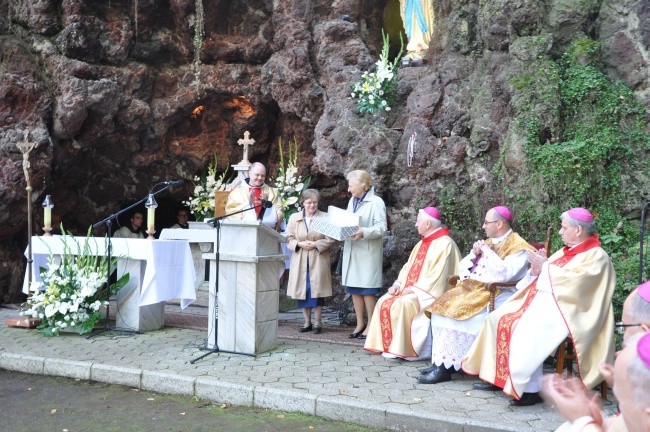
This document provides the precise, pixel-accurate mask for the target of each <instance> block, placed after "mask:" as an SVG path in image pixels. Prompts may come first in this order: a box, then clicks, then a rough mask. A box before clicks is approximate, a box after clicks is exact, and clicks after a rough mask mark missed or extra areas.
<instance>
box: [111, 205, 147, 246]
mask: <svg viewBox="0 0 650 432" xmlns="http://www.w3.org/2000/svg"><path fill="white" fill-rule="evenodd" d="M143 223H144V214H143V213H142V212H140V211H138V210H136V211H134V212H133V214H132V215H131V219H130V223H129V224H128V225H124V226H123V227H122V228H120V229H118V230H117V231H115V233H114V234H113V237H115V238H132V239H143V238H146V237H147V234H146V233H145V232H144V230H143V229H142V225H143Z"/></svg>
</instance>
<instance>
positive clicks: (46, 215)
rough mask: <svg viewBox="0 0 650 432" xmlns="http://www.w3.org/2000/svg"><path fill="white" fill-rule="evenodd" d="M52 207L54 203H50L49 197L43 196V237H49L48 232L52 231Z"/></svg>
mask: <svg viewBox="0 0 650 432" xmlns="http://www.w3.org/2000/svg"><path fill="white" fill-rule="evenodd" d="M52 207H54V201H52V196H51V195H45V200H43V225H44V226H43V231H45V234H43V235H45V236H50V235H52V234H50V231H52Z"/></svg>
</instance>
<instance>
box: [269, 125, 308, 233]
mask: <svg viewBox="0 0 650 432" xmlns="http://www.w3.org/2000/svg"><path fill="white" fill-rule="evenodd" d="M278 147H279V150H280V166H279V167H278V172H277V175H276V177H275V181H274V183H275V187H276V188H277V189H278V196H279V199H280V205H281V206H282V211H283V212H284V219H285V221H286V220H289V216H291V215H292V214H294V213H296V212H298V211H299V210H300V194H301V193H302V191H303V189H305V188H307V187H308V186H309V182H310V181H311V176H310V175H307V176H305V177H303V176H301V175H299V174H298V140H297V139H296V138H294V139H293V143H292V142H291V141H289V146H288V155H287V158H286V160H285V158H284V148H283V145H282V138H278Z"/></svg>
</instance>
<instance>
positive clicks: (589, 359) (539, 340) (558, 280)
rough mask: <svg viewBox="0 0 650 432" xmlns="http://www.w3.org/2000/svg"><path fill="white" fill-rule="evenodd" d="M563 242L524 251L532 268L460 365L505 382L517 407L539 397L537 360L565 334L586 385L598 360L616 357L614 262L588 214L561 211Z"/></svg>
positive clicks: (593, 380)
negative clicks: (553, 248) (546, 250)
mask: <svg viewBox="0 0 650 432" xmlns="http://www.w3.org/2000/svg"><path fill="white" fill-rule="evenodd" d="M561 220H562V228H561V229H560V236H561V237H562V241H563V242H564V244H565V247H564V248H562V249H560V250H559V251H557V252H555V253H554V254H553V255H551V257H549V258H548V259H547V258H546V254H545V253H529V254H528V260H529V261H530V263H531V268H530V271H529V272H528V274H527V275H526V277H525V278H524V279H523V280H521V281H520V282H519V283H518V284H517V290H518V291H517V293H516V294H515V295H513V296H512V297H511V298H510V299H509V300H508V301H507V302H506V303H505V304H504V305H503V306H502V307H501V308H499V309H497V310H495V311H494V312H493V313H491V314H490V316H489V318H488V319H487V320H486V321H485V323H484V325H483V327H482V328H481V331H480V333H479V335H478V337H477V339H476V342H475V343H474V345H473V346H472V348H471V349H470V350H469V352H468V354H467V358H466V359H464V360H463V363H462V366H463V370H464V371H465V372H467V373H469V374H472V375H478V376H479V377H480V378H481V379H482V380H484V381H485V383H478V384H479V385H480V384H487V385H488V386H496V387H498V388H502V389H503V392H504V393H506V394H508V395H510V396H512V397H513V399H512V400H511V401H510V404H511V405H514V406H527V405H533V404H536V403H539V402H541V401H542V400H541V398H540V396H539V394H538V392H539V391H540V389H541V386H542V364H543V363H544V360H545V359H546V358H547V357H548V356H549V355H552V354H553V353H554V352H555V350H556V349H557V347H558V346H559V345H560V343H561V342H563V341H564V339H565V338H566V337H567V336H571V339H572V340H573V345H574V348H575V355H576V359H577V360H576V363H577V366H578V372H579V374H580V377H581V379H582V381H583V383H584V385H585V386H586V387H588V388H593V387H594V386H595V385H596V384H598V383H599V382H600V381H601V380H602V379H603V378H602V376H601V374H600V372H599V370H598V365H600V364H601V363H604V362H611V361H612V359H613V356H614V314H613V311H612V296H613V294H614V287H615V285H616V276H615V273H614V267H613V266H612V262H611V260H610V259H609V256H608V255H607V253H606V252H605V251H604V250H603V248H602V247H601V246H600V242H599V240H598V236H597V235H596V226H595V222H594V218H593V216H592V214H591V213H590V212H589V211H588V210H587V209H584V208H573V209H570V210H568V211H566V212H564V213H563V214H562V216H561Z"/></svg>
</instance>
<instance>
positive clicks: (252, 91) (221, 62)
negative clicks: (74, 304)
mask: <svg viewBox="0 0 650 432" xmlns="http://www.w3.org/2000/svg"><path fill="white" fill-rule="evenodd" d="M199 1H200V0H199ZM432 1H434V8H435V11H436V17H437V23H436V29H435V36H434V43H433V46H432V48H431V50H430V53H429V58H428V64H427V66H426V67H421V68H406V69H401V70H400V72H399V77H400V85H399V88H398V102H397V104H396V107H395V109H394V110H393V111H391V112H390V113H389V115H378V116H376V117H369V116H360V115H358V114H357V113H356V112H355V111H354V103H353V101H351V100H350V99H348V96H349V89H350V84H351V83H353V82H355V81H356V80H358V78H359V76H360V74H361V72H362V71H365V70H368V69H369V68H370V67H371V66H372V64H373V63H374V62H375V61H376V59H377V52H378V49H380V48H381V47H380V44H381V36H380V29H381V28H382V26H383V23H384V20H385V14H386V13H392V14H394V10H395V6H396V0H390V1H386V0H380V1H370V0H336V1H333V2H332V1H324V0H283V1H280V2H278V1H271V0H247V1H244V0H221V1H217V2H207V1H204V2H203V3H201V4H198V5H199V6H200V7H198V8H197V2H196V1H194V0H164V1H154V0H110V1H107V0H61V1H54V0H0V12H2V18H1V19H0V64H1V65H2V75H3V79H2V80H1V81H0V92H1V94H2V95H3V97H2V102H1V104H0V131H1V133H0V173H1V175H0V206H1V207H2V211H1V212H0V262H1V263H2V265H1V266H0V302H1V301H9V300H11V301H16V300H18V299H20V298H21V297H20V295H19V294H18V293H19V286H20V280H21V274H22V268H23V266H24V260H23V259H22V258H21V251H22V249H23V248H24V246H25V243H26V232H27V224H26V220H27V218H26V194H25V179H24V175H23V171H22V155H21V153H20V151H19V149H18V147H17V144H18V143H19V142H21V141H22V140H24V133H25V131H27V132H28V139H29V141H31V142H33V143H36V144H37V146H36V148H35V149H34V150H33V151H32V153H31V154H30V156H31V157H30V160H31V183H32V186H33V188H34V195H33V205H34V206H35V211H34V212H33V214H34V218H35V222H34V227H33V229H34V232H39V227H40V226H42V215H41V212H40V211H38V210H39V209H40V208H39V204H40V203H41V202H42V200H43V198H44V196H45V194H46V193H49V194H52V195H53V198H54V201H55V205H56V207H55V209H54V216H53V219H54V223H55V224H57V223H59V222H61V221H63V222H64V224H65V226H66V227H67V228H69V229H73V230H75V231H76V232H85V227H87V226H89V225H90V224H92V223H93V222H95V221H97V220H100V219H102V218H103V217H105V216H107V215H109V214H111V213H112V212H114V211H116V210H117V209H119V208H120V206H124V205H126V204H128V203H130V202H132V201H135V200H137V199H139V198H141V197H143V196H144V195H145V194H146V193H147V192H148V190H149V188H150V187H151V186H152V185H153V184H154V183H156V182H157V181H160V180H165V179H175V178H186V179H190V178H192V177H193V176H194V175H196V174H197V173H198V172H199V171H201V170H202V169H204V168H205V167H206V166H207V164H208V162H209V160H210V159H211V157H212V155H213V154H214V153H215V152H216V153H218V155H219V160H220V161H221V162H222V163H223V165H225V164H226V161H229V162H230V163H234V162H237V161H238V160H239V157H240V155H241V153H240V152H241V148H238V146H237V145H236V141H237V139H238V138H241V136H242V134H243V132H244V131H245V130H249V131H250V132H251V135H252V136H253V137H254V138H255V140H256V144H255V145H254V146H253V147H252V148H251V152H250V158H251V160H259V161H262V162H265V163H267V164H268V165H269V166H270V172H274V168H275V166H276V165H277V161H278V154H277V152H278V150H277V146H276V144H275V143H276V142H277V138H278V137H282V138H284V139H289V138H293V137H296V138H297V140H298V142H299V143H300V155H301V156H300V163H301V166H302V167H303V168H304V169H305V170H309V171H310V172H311V174H312V175H313V177H314V185H315V186H316V187H318V188H320V189H321V190H322V191H323V193H324V196H325V200H324V201H326V202H325V203H324V204H334V205H339V206H343V205H345V202H346V201H347V197H346V184H345V181H344V175H345V173H346V172H347V171H349V170H351V169H355V168H364V169H367V170H369V171H370V172H371V173H372V174H373V175H374V179H375V183H376V186H377V189H378V192H379V193H380V194H381V195H382V196H383V197H384V199H385V201H386V203H387V205H388V208H389V217H390V220H391V235H390V236H389V237H388V239H387V242H386V249H385V256H386V269H385V270H386V272H385V278H386V283H389V281H390V280H392V278H394V277H395V274H396V271H397V270H398V268H399V266H400V265H401V263H402V262H403V261H404V260H405V258H406V256H407V254H408V251H409V250H410V248H411V247H412V245H413V244H414V243H415V241H416V238H415V237H416V232H415V230H414V229H413V227H412V225H413V222H414V217H415V209H417V208H418V207H421V206H423V205H425V204H428V203H438V202H440V200H441V199H442V198H443V197H442V196H441V194H442V192H443V191H444V190H446V191H447V192H445V193H449V192H448V190H449V188H450V187H452V189H453V190H456V191H457V192H458V195H457V199H458V200H459V201H462V202H461V203H459V205H462V206H464V207H465V208H466V211H467V214H468V215H469V217H470V218H474V220H475V221H476V226H475V227H467V226H453V221H450V222H451V223H452V227H453V228H454V229H455V230H456V232H457V233H458V235H459V241H460V243H461V246H464V244H465V243H467V242H469V241H471V239H472V238H474V237H476V236H478V235H480V231H478V227H479V225H480V221H481V220H482V219H481V218H482V217H483V213H484V211H485V210H486V208H487V207H488V206H490V205H492V204H494V203H496V202H500V201H501V200H503V199H504V194H503V191H501V190H495V184H496V182H497V180H500V181H502V180H503V179H496V178H495V174H494V173H493V171H492V169H491V168H492V167H493V166H494V164H495V163H496V162H497V160H499V158H500V157H501V155H502V153H505V155H504V158H505V166H506V171H505V173H504V174H503V175H504V176H505V181H506V182H511V183H513V184H515V183H517V184H521V183H524V182H522V181H521V176H522V173H523V172H525V158H524V155H523V150H522V146H523V140H522V136H521V131H520V130H519V129H518V128H517V127H516V126H515V125H514V124H513V122H512V119H513V116H514V115H515V114H516V112H517V109H518V108H517V107H518V105H517V103H518V100H519V99H518V97H519V96H518V94H517V91H516V89H515V88H513V86H512V84H511V81H512V78H513V76H516V75H517V74H520V73H521V72H522V71H525V70H529V69H538V68H540V67H544V62H545V61H546V60H545V59H547V58H550V57H553V56H557V55H559V54H560V53H562V52H563V51H564V50H565V49H566V48H567V47H568V45H569V44H570V43H571V42H572V41H573V40H575V39H576V38H579V37H582V36H588V37H591V38H593V39H598V40H599V41H600V42H601V50H602V58H603V60H604V63H605V64H606V67H607V72H608V73H609V75H610V76H611V77H612V78H614V79H617V80H621V81H623V82H624V83H626V84H627V85H628V86H629V87H631V88H632V89H634V91H635V92H636V94H637V95H638V97H639V98H640V99H641V100H642V101H643V103H644V104H645V107H646V109H647V108H648V107H650V93H649V92H650V90H648V89H649V88H650V73H649V72H648V71H649V70H650V68H649V63H650V58H649V53H648V46H649V43H648V42H649V40H650V24H649V23H650V19H649V18H650V17H649V15H650V6H648V4H647V2H644V1H640V0H639V1H635V0H624V1H614V0H603V1H595V0H586V1H582V2H575V1H572V0H544V1H538V0H519V1H515V2H513V1H510V0H491V1H482V2H479V1H478V0H474V1H470V0H461V1H453V2H452V1H450V0H432ZM387 11H389V12H387ZM390 11H393V12H390ZM201 12H202V13H201ZM201 17H202V18H203V19H201ZM201 30H202V31H201ZM540 41H541V42H540ZM197 47H198V49H197ZM537 109H538V110H539V112H540V115H543V116H546V118H547V123H548V128H549V131H551V132H552V130H553V128H554V125H557V123H558V120H557V118H556V117H557V115H558V114H557V113H556V112H554V110H553V106H551V104H549V105H547V106H545V105H543V104H540V105H539V106H538V107H537ZM554 116H555V117H554ZM648 118H650V117H648ZM414 134H416V139H415V141H416V145H415V149H414V152H413V157H412V160H411V161H410V163H407V162H409V161H407V150H408V148H407V147H408V141H409V139H410V138H411V136H413V135H414ZM645 182H646V183H644V184H643V185H644V186H646V189H647V179H646V180H645ZM454 188H455V189H454ZM190 192H191V187H189V186H188V187H186V188H185V189H183V190H178V191H175V192H173V193H172V194H170V195H169V197H168V198H163V201H162V204H167V205H168V207H173V205H174V204H175V203H178V201H179V200H181V199H183V198H185V197H186V196H187V195H188V194H189V193H190ZM447 198H448V197H447ZM165 200H166V201H165ZM170 211H172V212H173V210H170ZM443 211H444V209H443Z"/></svg>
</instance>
